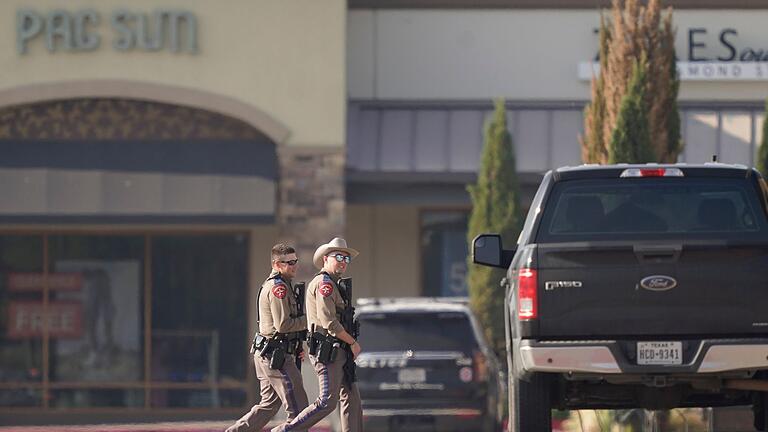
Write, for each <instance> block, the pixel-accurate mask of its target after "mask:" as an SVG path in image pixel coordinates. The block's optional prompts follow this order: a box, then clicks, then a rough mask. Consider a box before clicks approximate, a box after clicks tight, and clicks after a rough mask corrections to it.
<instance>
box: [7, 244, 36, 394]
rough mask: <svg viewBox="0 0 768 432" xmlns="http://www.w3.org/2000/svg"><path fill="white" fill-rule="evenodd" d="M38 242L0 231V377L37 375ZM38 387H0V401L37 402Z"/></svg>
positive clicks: (21, 378) (22, 378) (24, 379)
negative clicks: (4, 388)
mask: <svg viewBox="0 0 768 432" xmlns="http://www.w3.org/2000/svg"><path fill="white" fill-rule="evenodd" d="M43 282H44V280H43V242H42V238H41V237H39V236H22V235H2V236H0V358H2V361H1V362H0V383H12V382H29V383H40V382H41V381H42V379H43V361H42V360H43V355H42V352H43V351H42V347H43V345H42V340H43V325H42V324H43V315H42V307H43V287H44V285H43ZM40 404H41V391H40V390H39V389H36V388H33V387H21V388H14V389H7V390H3V391H0V406H11V407H22V406H39V405H40Z"/></svg>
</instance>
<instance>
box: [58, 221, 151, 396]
mask: <svg viewBox="0 0 768 432" xmlns="http://www.w3.org/2000/svg"><path fill="white" fill-rule="evenodd" d="M49 250H50V255H49V266H50V267H49V268H50V272H51V275H53V276H54V277H55V278H56V279H63V280H69V281H70V282H69V283H67V284H61V285H60V286H56V285H49V290H50V296H51V302H52V304H56V305H57V309H58V308H62V312H61V313H70V314H71V315H72V316H73V317H76V318H75V319H74V321H76V324H75V325H73V331H72V332H71V333H70V334H62V335H60V336H59V337H55V338H51V343H50V350H49V356H50V365H51V367H50V379H51V382H52V385H53V388H54V390H55V391H54V392H53V394H52V396H53V397H52V398H51V406H54V407H61V408H66V407H103V406H108V407H136V406H143V405H144V400H143V398H144V394H143V392H142V391H139V390H136V389H125V388H120V387H121V384H122V383H126V382H135V381H140V380H142V379H143V377H144V363H143V361H142V359H143V347H144V344H143V340H144V337H143V326H142V319H141V317H142V315H143V307H142V305H143V293H144V289H143V287H144V283H143V280H144V278H143V266H144V237H143V236H93V235H62V236H57V235H53V236H50V237H49ZM68 309H71V311H69V312H67V310H68ZM52 313H53V311H52ZM84 383H94V384H95V383H98V386H99V388H98V389H87V388H68V387H69V386H70V385H71V386H76V387H77V386H80V385H81V384H84ZM104 386H108V387H112V388H104Z"/></svg>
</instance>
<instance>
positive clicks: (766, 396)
mask: <svg viewBox="0 0 768 432" xmlns="http://www.w3.org/2000/svg"><path fill="white" fill-rule="evenodd" d="M752 412H753V413H754V414H755V421H754V424H755V429H757V430H759V431H764V432H768V393H765V392H763V393H758V395H757V396H756V397H755V403H754V404H753V405H752Z"/></svg>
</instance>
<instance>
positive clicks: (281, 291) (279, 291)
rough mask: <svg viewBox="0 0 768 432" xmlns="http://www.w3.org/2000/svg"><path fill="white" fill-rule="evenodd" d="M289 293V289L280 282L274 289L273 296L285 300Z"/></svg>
mask: <svg viewBox="0 0 768 432" xmlns="http://www.w3.org/2000/svg"><path fill="white" fill-rule="evenodd" d="M287 293H288V287H286V286H285V284H284V283H282V282H278V283H276V284H275V285H274V286H273V287H272V294H273V295H274V296H275V297H277V298H279V299H283V298H285V295H286V294H287Z"/></svg>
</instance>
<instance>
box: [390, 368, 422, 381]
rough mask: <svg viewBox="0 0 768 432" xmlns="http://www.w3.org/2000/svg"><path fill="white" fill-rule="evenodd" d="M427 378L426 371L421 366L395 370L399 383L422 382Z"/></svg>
mask: <svg viewBox="0 0 768 432" xmlns="http://www.w3.org/2000/svg"><path fill="white" fill-rule="evenodd" d="M426 380H427V371H426V370H425V369H422V368H408V369H400V370H399V371H397V381H398V382H400V383H423V382H424V381H426Z"/></svg>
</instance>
